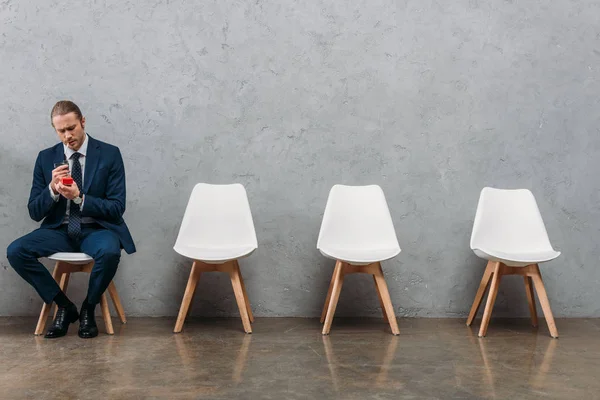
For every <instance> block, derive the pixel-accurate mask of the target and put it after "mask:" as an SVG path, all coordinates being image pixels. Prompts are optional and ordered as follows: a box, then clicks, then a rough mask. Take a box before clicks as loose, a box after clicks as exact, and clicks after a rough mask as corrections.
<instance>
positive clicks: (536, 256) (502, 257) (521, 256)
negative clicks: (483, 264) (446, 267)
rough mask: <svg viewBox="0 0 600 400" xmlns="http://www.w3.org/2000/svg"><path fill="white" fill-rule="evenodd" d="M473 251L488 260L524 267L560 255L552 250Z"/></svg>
mask: <svg viewBox="0 0 600 400" xmlns="http://www.w3.org/2000/svg"><path fill="white" fill-rule="evenodd" d="M473 252H474V253H475V255H476V256H477V257H480V258H483V259H485V260H489V261H500V262H501V263H503V264H505V265H508V266H509V267H526V266H528V265H531V264H540V263H543V262H546V261H551V260H554V259H555V258H557V257H558V256H560V251H554V250H546V251H532V252H520V253H506V252H502V251H499V250H495V249H473Z"/></svg>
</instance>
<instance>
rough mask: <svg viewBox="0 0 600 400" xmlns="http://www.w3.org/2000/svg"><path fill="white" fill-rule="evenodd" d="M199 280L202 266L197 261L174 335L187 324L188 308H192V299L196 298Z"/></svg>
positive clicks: (184, 295) (193, 265) (184, 296)
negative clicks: (195, 292)
mask: <svg viewBox="0 0 600 400" xmlns="http://www.w3.org/2000/svg"><path fill="white" fill-rule="evenodd" d="M198 279H200V265H199V264H198V262H197V261H194V263H193V264H192V270H191V271H190V277H189V278H188V282H187V286H186V287H185V293H184V294H183V300H181V307H180V308H179V315H178V316H177V322H176V323H175V329H174V330H173V332H174V333H179V332H181V330H182V329H183V323H184V322H185V317H186V316H187V313H188V308H189V307H190V303H191V301H192V297H193V296H194V291H195V290H196V286H197V285H198Z"/></svg>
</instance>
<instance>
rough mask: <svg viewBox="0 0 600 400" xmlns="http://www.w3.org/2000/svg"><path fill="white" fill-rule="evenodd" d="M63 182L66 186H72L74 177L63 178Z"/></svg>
mask: <svg viewBox="0 0 600 400" xmlns="http://www.w3.org/2000/svg"><path fill="white" fill-rule="evenodd" d="M62 184H63V185H65V186H71V185H72V184H73V178H71V177H69V176H67V177H66V178H62Z"/></svg>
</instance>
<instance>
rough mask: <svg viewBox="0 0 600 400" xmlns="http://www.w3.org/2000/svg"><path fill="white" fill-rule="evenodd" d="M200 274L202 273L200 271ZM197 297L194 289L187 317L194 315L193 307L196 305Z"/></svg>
mask: <svg viewBox="0 0 600 400" xmlns="http://www.w3.org/2000/svg"><path fill="white" fill-rule="evenodd" d="M198 274H199V275H201V273H198ZM198 280H200V277H198ZM195 299H196V291H195V290H194V293H193V294H192V299H191V300H190V306H189V307H188V312H187V314H186V315H185V317H186V318H187V317H189V316H190V315H192V308H193V307H194V300H195Z"/></svg>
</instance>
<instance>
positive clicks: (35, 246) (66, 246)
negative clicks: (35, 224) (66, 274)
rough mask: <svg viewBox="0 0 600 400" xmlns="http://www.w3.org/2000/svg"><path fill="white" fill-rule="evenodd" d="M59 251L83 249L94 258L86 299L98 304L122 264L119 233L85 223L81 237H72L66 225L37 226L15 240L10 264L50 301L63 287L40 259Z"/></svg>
mask: <svg viewBox="0 0 600 400" xmlns="http://www.w3.org/2000/svg"><path fill="white" fill-rule="evenodd" d="M60 252H82V253H86V254H87V255H89V256H90V257H92V258H93V259H94V267H93V268H92V272H91V274H90V281H89V285H88V292H87V300H88V304H90V305H94V304H98V303H99V302H100V297H101V296H102V294H103V293H104V291H105V290H106V288H107V287H108V285H109V284H110V282H111V281H112V279H113V277H114V276H115V273H116V272H117V267H118V266H119V260H120V259H121V245H120V242H119V238H118V236H117V235H116V234H115V233H114V232H112V231H110V230H108V229H105V228H103V227H102V226H100V225H98V224H82V226H81V236H80V238H79V240H72V239H70V238H69V235H68V234H67V225H61V226H60V227H58V228H54V229H48V228H40V229H36V230H35V231H33V232H31V233H29V234H27V235H25V236H23V237H21V238H19V239H17V240H15V241H14V242H12V243H11V244H10V246H8V249H7V258H8V261H9V262H10V265H11V266H12V267H13V268H14V270H15V271H16V272H17V273H18V274H19V275H20V276H21V277H22V278H23V279H25V280H26V281H27V282H28V283H29V284H30V285H31V286H33V288H34V289H35V290H36V291H37V292H38V294H39V295H40V297H41V298H42V299H43V300H44V302H45V303H47V304H50V303H52V301H53V300H54V297H56V295H57V294H58V293H59V291H60V287H59V286H58V283H57V282H56V281H55V280H54V278H52V275H51V274H50V272H49V271H48V270H47V269H46V267H44V265H43V264H42V263H41V262H39V261H38V258H41V257H48V256H50V255H52V254H54V253H60Z"/></svg>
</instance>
